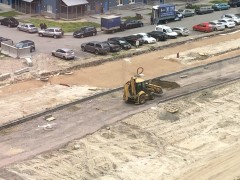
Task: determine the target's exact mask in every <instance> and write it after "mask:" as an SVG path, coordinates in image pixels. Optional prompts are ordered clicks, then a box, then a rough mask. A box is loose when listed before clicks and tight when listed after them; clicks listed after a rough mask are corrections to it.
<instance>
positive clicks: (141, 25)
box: [122, 20, 143, 29]
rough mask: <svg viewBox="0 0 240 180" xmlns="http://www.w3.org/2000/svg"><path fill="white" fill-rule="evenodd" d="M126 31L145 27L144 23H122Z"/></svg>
mask: <svg viewBox="0 0 240 180" xmlns="http://www.w3.org/2000/svg"><path fill="white" fill-rule="evenodd" d="M122 24H123V26H124V28H125V29H131V28H137V27H143V22H142V21H140V20H126V21H125V22H123V23H122Z"/></svg>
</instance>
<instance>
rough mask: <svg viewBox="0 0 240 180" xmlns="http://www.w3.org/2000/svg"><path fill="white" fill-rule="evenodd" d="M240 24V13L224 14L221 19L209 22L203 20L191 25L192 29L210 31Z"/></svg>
mask: <svg viewBox="0 0 240 180" xmlns="http://www.w3.org/2000/svg"><path fill="white" fill-rule="evenodd" d="M239 24H240V15H238V14H224V15H223V16H222V17H221V19H218V20H213V21H210V22H203V23H200V24H197V25H195V26H193V30H194V31H202V32H212V31H221V30H224V29H225V28H233V27H235V26H236V25H239Z"/></svg>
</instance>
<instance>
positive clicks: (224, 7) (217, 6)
mask: <svg viewBox="0 0 240 180" xmlns="http://www.w3.org/2000/svg"><path fill="white" fill-rule="evenodd" d="M212 8H213V9H214V10H215V11H221V10H228V9H230V5H228V4H227V3H219V4H214V5H213V6H212Z"/></svg>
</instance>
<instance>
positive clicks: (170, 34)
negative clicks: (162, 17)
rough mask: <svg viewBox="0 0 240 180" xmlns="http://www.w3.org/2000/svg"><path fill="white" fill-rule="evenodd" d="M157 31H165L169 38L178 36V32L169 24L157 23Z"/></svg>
mask: <svg viewBox="0 0 240 180" xmlns="http://www.w3.org/2000/svg"><path fill="white" fill-rule="evenodd" d="M155 31H160V32H163V33H165V34H166V35H167V37H168V38H177V36H178V34H177V33H176V32H173V31H172V29H171V28H170V27H169V26H164V25H157V26H156V27H155Z"/></svg>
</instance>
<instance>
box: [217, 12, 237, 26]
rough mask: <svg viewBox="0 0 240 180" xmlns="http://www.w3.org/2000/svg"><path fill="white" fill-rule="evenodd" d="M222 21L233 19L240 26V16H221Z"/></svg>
mask: <svg viewBox="0 0 240 180" xmlns="http://www.w3.org/2000/svg"><path fill="white" fill-rule="evenodd" d="M221 18H222V19H232V20H233V21H234V22H235V23H236V24H240V15H239V14H224V15H222V16H221Z"/></svg>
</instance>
